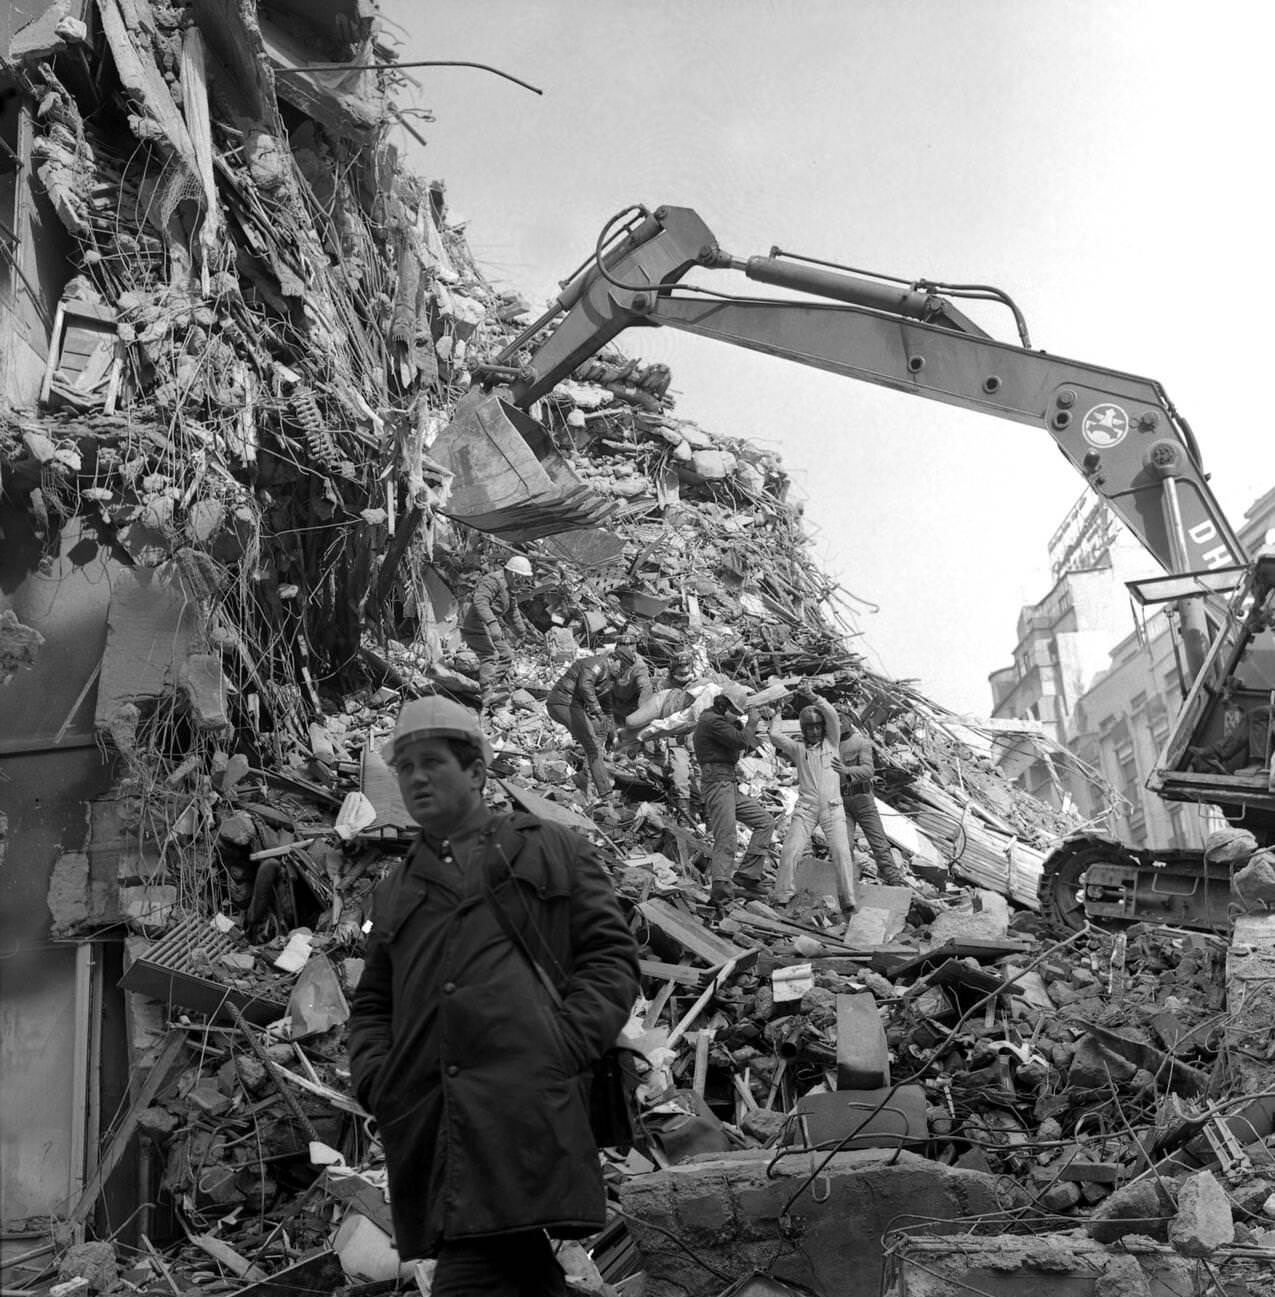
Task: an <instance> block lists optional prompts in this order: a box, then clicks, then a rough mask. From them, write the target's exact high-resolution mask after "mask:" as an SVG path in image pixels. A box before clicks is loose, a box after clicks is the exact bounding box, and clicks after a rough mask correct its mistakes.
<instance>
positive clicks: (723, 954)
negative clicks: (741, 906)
mask: <svg viewBox="0 0 1275 1297" xmlns="http://www.w3.org/2000/svg"><path fill="white" fill-rule="evenodd" d="M637 908H638V910H639V912H640V913H641V914H642V917H643V918H644V919H646V921H647V922H648V923H649V924H650V925H651V926H652V927H653V928H658V929H659V931H661V932H662V933H664V934H665V936H667V937H669V938H671V939H672V940H673V941H675V942H676V943H677V944H678V945H679V946H680V947H681V948H682V949H683V950H685V951H686V952H687V953H688V954H690V955H693V956H694V957H695V958H696V959H700V960H703V962H704V963H706V964H708V965H710V966H713V967H715V966H717V965H719V964H725V963H726V962H728V961H729V960H736V959H739V958H740V957H741V956H742V955H743V954H744V953H745V952H744V951H743V950H742V949H740V947H739V946H736V945H733V944H732V943H731V942H729V941H727V940H726V939H725V938H724V937H719V936H718V935H717V934H716V933H715V932H710V931H709V930H708V929H707V928H706V927H704V925H703V924H702V923H700V922H699V920H698V919H696V918H694V917H693V916H692V915H690V914H687V913H685V912H684V911H682V910H679V909H677V908H676V907H675V906H673V905H670V904H669V903H668V902H667V901H662V900H660V899H659V898H658V897H656V898H654V899H652V900H649V901H643V902H642V904H641V905H639V906H638V907H637Z"/></svg>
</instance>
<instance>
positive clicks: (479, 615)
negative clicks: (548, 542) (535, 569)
mask: <svg viewBox="0 0 1275 1297" xmlns="http://www.w3.org/2000/svg"><path fill="white" fill-rule="evenodd" d="M531 581H532V572H531V563H530V561H529V560H528V559H525V558H524V557H523V556H522V555H521V554H515V555H513V557H512V558H510V559H509V561H508V562H507V563H506V564H505V566H504V568H503V569H501V568H497V569H496V570H495V571H494V572H488V573H486V574H485V575H484V576H483V577H481V578H480V579H479V581H478V583H477V585H475V586H474V591H473V594H472V595H471V596H470V600H469V605H468V607H467V608H466V609H465V615H464V617H463V618H462V620H461V623H460V637H461V639H463V640H464V641H465V643H466V644H467V645H468V646H469V647H470V648H471V649H472V650H473V651H474V655H475V657H477V658H478V687H479V689H480V690H481V691H482V697H483V706H484V707H486V706H487V705H488V703H489V702H490V700H491V693H492V690H493V689H494V688H495V686H496V685H497V684H499V683H501V682H502V681H504V680H505V679H507V678H508V675H509V668H510V667H511V666H512V665H513V660H514V650H513V645H515V644H521V643H522V641H523V639H524V638H525V636H526V634H527V623H526V622H525V621H524V620H523V617H522V611H521V610H520V609H519V607H518V602H519V600H520V599H525V598H526V597H527V596H528V595H529V594H530V593H531ZM511 640H512V643H511Z"/></svg>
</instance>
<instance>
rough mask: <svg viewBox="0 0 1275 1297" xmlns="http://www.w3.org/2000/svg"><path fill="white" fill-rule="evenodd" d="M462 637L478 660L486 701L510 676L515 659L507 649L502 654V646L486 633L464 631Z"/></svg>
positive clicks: (479, 677) (481, 684)
mask: <svg viewBox="0 0 1275 1297" xmlns="http://www.w3.org/2000/svg"><path fill="white" fill-rule="evenodd" d="M460 637H461V639H462V640H464V641H465V644H466V645H467V646H468V647H469V648H470V649H472V650H473V654H474V656H475V657H476V658H477V659H478V684H479V687H480V688H481V689H482V691H483V698H484V699H486V697H487V694H488V693H489V692H490V691H491V690H492V689H493V688H494V687H495V686H496V685H498V684H500V683H501V682H502V681H503V680H504V679H505V677H506V676H508V674H509V666H510V663H511V662H512V661H513V659H512V657H510V656H509V650H508V649H507V648H506V649H505V651H504V653H503V654H502V653H501V651H500V646H498V645H497V644H496V642H495V641H494V640H493V639H492V638H491V636H490V635H488V634H487V632H486V631H464V630H462V631H461V633H460Z"/></svg>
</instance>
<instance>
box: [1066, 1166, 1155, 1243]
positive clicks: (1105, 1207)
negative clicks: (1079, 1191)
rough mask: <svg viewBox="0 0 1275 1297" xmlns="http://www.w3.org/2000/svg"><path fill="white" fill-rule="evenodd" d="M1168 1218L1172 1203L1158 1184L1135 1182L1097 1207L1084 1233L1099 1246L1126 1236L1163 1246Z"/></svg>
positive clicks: (1144, 1181) (1146, 1181)
mask: <svg viewBox="0 0 1275 1297" xmlns="http://www.w3.org/2000/svg"><path fill="white" fill-rule="evenodd" d="M1172 1217H1173V1203H1172V1202H1171V1201H1170V1200H1169V1195H1168V1193H1167V1191H1166V1190H1165V1189H1163V1188H1162V1187H1161V1186H1160V1184H1159V1182H1158V1181H1155V1180H1151V1179H1147V1180H1135V1181H1134V1182H1133V1183H1132V1184H1127V1185H1125V1186H1124V1188H1123V1189H1117V1190H1116V1192H1115V1193H1113V1194H1112V1195H1111V1197H1110V1198H1108V1199H1106V1201H1105V1202H1103V1203H1102V1204H1101V1205H1100V1206H1099V1207H1097V1208H1096V1209H1095V1211H1094V1213H1093V1215H1092V1216H1091V1217H1090V1218H1089V1223H1088V1225H1087V1226H1086V1229H1087V1231H1088V1233H1089V1237H1090V1238H1092V1239H1096V1240H1097V1241H1098V1242H1099V1243H1114V1242H1116V1240H1117V1239H1121V1238H1124V1237H1125V1235H1126V1234H1144V1235H1146V1236H1147V1237H1148V1238H1154V1239H1157V1240H1159V1241H1160V1242H1164V1241H1165V1240H1166V1239H1167V1238H1168V1236H1169V1221H1170V1220H1171V1219H1172Z"/></svg>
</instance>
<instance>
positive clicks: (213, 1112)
mask: <svg viewBox="0 0 1275 1297" xmlns="http://www.w3.org/2000/svg"><path fill="white" fill-rule="evenodd" d="M186 1102H187V1103H188V1104H190V1106H191V1107H192V1108H194V1109H195V1110H196V1111H197V1112H202V1113H206V1114H207V1115H208V1116H209V1117H219V1116H221V1115H222V1113H224V1112H226V1111H227V1110H228V1109H229V1107H230V1103H231V1101H230V1099H229V1097H228V1096H227V1095H225V1094H223V1093H222V1091H221V1088H220V1087H219V1086H218V1084H217V1082H216V1081H215V1080H213V1079H212V1078H211V1077H205V1078H203V1079H201V1080H200V1081H198V1082H197V1083H196V1084H195V1085H193V1086H192V1087H191V1089H190V1091H189V1092H188V1093H187V1095H186Z"/></svg>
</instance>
